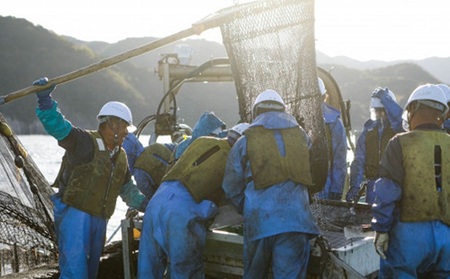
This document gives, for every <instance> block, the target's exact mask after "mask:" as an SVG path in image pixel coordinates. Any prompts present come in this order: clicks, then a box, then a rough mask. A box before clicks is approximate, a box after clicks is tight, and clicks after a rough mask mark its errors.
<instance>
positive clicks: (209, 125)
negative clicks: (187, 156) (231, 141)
mask: <svg viewBox="0 0 450 279" xmlns="http://www.w3.org/2000/svg"><path fill="white" fill-rule="evenodd" d="M225 128H226V125H225V122H223V121H222V120H221V119H220V118H219V117H217V116H216V115H215V114H214V112H204V113H203V114H202V115H201V116H200V118H199V119H198V120H197V123H195V126H194V129H193V130H192V135H191V136H190V137H187V138H186V139H184V140H181V141H180V143H179V144H177V145H176V146H175V148H174V151H173V153H172V156H171V159H170V165H169V167H168V168H169V169H170V168H171V167H172V166H173V164H175V162H176V161H177V160H178V158H180V157H181V154H183V152H184V150H186V148H187V147H188V146H189V145H190V144H191V143H192V142H193V141H194V140H196V139H197V138H199V137H202V136H213V137H220V138H223V137H225V136H226V131H225Z"/></svg>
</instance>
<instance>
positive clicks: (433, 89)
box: [33, 78, 450, 279]
mask: <svg viewBox="0 0 450 279" xmlns="http://www.w3.org/2000/svg"><path fill="white" fill-rule="evenodd" d="M47 82H48V80H47V79H46V78H41V79H39V80H37V81H35V82H34V83H33V84H34V85H46V87H45V88H46V89H43V90H41V91H39V92H38V93H37V97H38V108H37V109H36V113H37V116H38V118H39V119H40V121H41V122H42V124H43V125H44V128H45V129H46V131H47V132H48V133H49V134H50V135H52V136H53V137H54V138H56V139H57V140H58V144H59V145H60V146H61V147H62V148H64V149H65V150H66V152H65V154H64V157H63V160H62V164H61V169H60V171H59V174H58V176H57V178H56V180H55V183H54V185H53V186H54V187H57V188H58V192H57V193H55V194H54V195H53V196H52V201H53V203H54V217H55V228H56V233H57V240H58V249H59V267H60V278H92V279H94V278H96V277H97V273H98V267H99V260H100V256H101V252H102V249H103V245H104V240H105V234H106V226H107V222H108V219H109V218H110V217H111V215H112V214H113V212H114V208H115V204H116V199H117V197H118V196H119V195H120V196H121V198H122V199H123V200H124V202H125V203H126V204H127V205H128V206H129V207H131V208H134V209H136V210H138V211H140V212H145V214H144V217H143V218H144V219H143V228H142V232H141V236H140V242H139V243H140V244H139V255H138V274H137V275H138V278H163V276H164V274H165V272H166V269H167V270H168V272H169V273H170V277H171V278H204V271H203V261H202V249H203V248H204V246H205V242H206V226H207V224H208V223H209V222H210V221H211V220H212V219H213V218H214V216H215V215H216V214H217V212H218V207H219V206H221V205H223V204H225V203H231V204H232V205H233V206H234V207H235V208H236V210H237V212H238V213H240V214H242V215H243V217H244V226H243V228H244V233H243V234H244V249H243V259H244V277H245V278H266V277H267V274H268V273H269V267H271V272H272V274H273V275H274V278H306V276H307V266H308V261H309V254H310V246H309V241H310V239H311V238H313V237H315V236H317V235H318V234H320V231H319V228H318V226H317V224H316V222H315V219H314V217H313V215H312V212H311V209H310V198H311V193H310V191H309V190H310V189H312V186H314V181H318V179H317V177H315V176H316V175H317V172H314V171H313V166H312V164H311V154H310V150H311V145H312V143H311V140H310V138H309V136H308V134H307V133H306V132H305V130H304V129H303V128H302V127H301V126H300V125H299V124H298V122H297V120H296V118H295V117H293V116H292V115H290V114H289V113H287V111H286V105H285V102H284V100H283V99H282V98H281V96H280V95H279V94H278V93H277V92H276V91H274V90H270V89H267V90H265V91H263V92H261V93H260V94H259V95H258V97H257V98H256V99H255V100H254V103H253V105H252V111H251V114H252V115H251V116H252V121H251V123H250V124H248V123H240V124H237V125H236V126H234V127H233V128H231V129H230V130H228V131H227V130H225V128H226V126H225V123H224V122H223V121H222V120H220V118H219V117H217V116H216V115H215V114H214V113H210V112H206V113H204V114H203V115H202V116H201V117H200V119H199V120H198V122H197V123H196V125H195V127H194V129H193V130H192V131H189V133H191V135H190V137H187V138H183V136H181V138H182V140H181V142H179V143H178V142H177V140H178V139H175V138H174V139H173V141H174V143H172V144H159V143H155V144H151V145H149V146H147V147H145V148H144V147H142V146H139V144H136V143H138V141H137V139H136V138H135V137H133V135H132V134H131V135H130V133H129V131H128V128H129V127H130V126H132V124H133V121H132V114H131V110H130V109H129V108H128V107H127V106H126V105H125V104H124V103H121V102H115V101H112V102H108V103H106V104H105V105H104V106H103V107H102V108H101V110H100V112H99V114H98V116H97V119H98V121H99V127H98V130H96V131H88V130H84V129H81V128H78V127H75V126H73V125H72V124H71V123H70V121H68V120H67V119H65V118H64V116H63V115H62V114H61V112H60V110H59V108H58V106H57V102H56V101H55V100H53V99H52V97H51V93H52V91H53V90H54V88H55V86H50V87H47V86H48V85H47ZM318 88H319V89H320V91H321V93H322V94H323V95H324V100H326V99H325V98H326V88H325V86H324V84H323V82H322V81H321V80H320V79H319V81H318ZM449 101H450V89H449V88H448V86H446V85H443V84H439V85H433V84H425V85H421V86H419V87H417V88H416V89H415V90H414V91H413V92H412V93H411V95H410V97H409V99H408V101H407V104H406V106H405V108H404V109H402V108H401V107H400V106H399V105H398V104H397V102H396V99H395V96H394V94H393V93H392V92H391V91H390V90H389V89H388V88H376V89H375V90H374V92H373V93H372V102H371V109H372V111H373V118H371V119H369V120H368V121H367V122H366V124H365V125H364V130H363V132H362V134H361V135H360V136H359V138H358V143H357V147H356V154H355V159H354V161H353V162H352V164H351V168H350V170H351V171H350V189H349V191H348V192H347V193H346V195H345V199H346V200H347V201H353V200H354V199H355V198H358V196H359V193H360V192H361V186H360V185H361V184H363V183H362V181H363V178H364V177H365V178H366V180H367V187H366V189H365V191H366V201H367V202H368V203H369V204H372V213H373V217H374V218H373V221H372V228H373V230H374V231H375V232H376V233H375V239H374V242H375V248H376V251H377V253H378V254H379V255H380V272H379V278H421V277H423V278H425V277H426V276H428V277H426V278H448V277H450V261H449V259H450V238H448V237H447V236H448V235H449V234H450V208H449V205H450V202H449V201H450V138H449V137H450V136H449V135H448V133H447V132H446V131H445V130H444V127H449V126H450V125H448V123H444V121H445V120H446V119H447V113H448V110H449V109H448V102H449ZM322 110H323V112H324V122H325V124H326V129H327V135H328V137H327V138H328V149H329V154H330V156H329V157H330V163H329V171H328V178H327V182H326V185H325V187H324V188H323V190H322V191H321V192H319V193H316V194H315V195H316V196H317V197H318V198H325V199H335V200H341V199H342V197H343V193H342V191H343V189H344V183H345V176H346V173H347V167H346V166H347V165H346V157H344V158H342V156H346V153H347V145H346V138H345V131H344V129H343V127H342V126H340V125H342V123H340V119H339V111H338V110H336V109H335V108H333V107H331V106H329V105H327V104H325V102H324V105H323V107H322ZM124 139H126V140H125V143H124ZM122 144H123V147H124V148H125V149H126V151H125V150H124V148H122ZM342 165H344V167H342ZM447 170H449V171H447ZM132 176H134V178H135V181H136V182H137V183H135V182H134V181H133V179H132ZM136 184H137V185H136ZM413 251H414V252H413Z"/></svg>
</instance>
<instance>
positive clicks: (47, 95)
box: [33, 77, 56, 110]
mask: <svg viewBox="0 0 450 279" xmlns="http://www.w3.org/2000/svg"><path fill="white" fill-rule="evenodd" d="M47 83H48V78H46V77H43V78H40V79H38V80H35V81H34V82H33V85H40V86H44V85H46V84H47ZM55 87H56V85H52V86H50V87H49V88H46V89H44V90H41V91H38V92H36V95H37V97H38V104H39V108H40V109H41V110H49V109H51V108H52V107H53V102H52V97H51V93H52V92H53V90H55Z"/></svg>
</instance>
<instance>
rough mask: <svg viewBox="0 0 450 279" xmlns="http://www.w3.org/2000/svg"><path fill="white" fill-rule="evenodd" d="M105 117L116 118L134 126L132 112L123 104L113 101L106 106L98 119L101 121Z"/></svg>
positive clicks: (101, 110)
mask: <svg viewBox="0 0 450 279" xmlns="http://www.w3.org/2000/svg"><path fill="white" fill-rule="evenodd" d="M105 116H115V117H118V118H120V119H122V120H124V121H125V122H127V123H128V125H130V126H131V125H133V116H132V115H131V110H130V109H129V108H128V107H127V105H125V104H124V103H121V102H115V101H112V102H107V103H106V104H104V105H103V107H102V108H101V109H100V112H99V113H98V115H97V119H98V120H100V119H101V118H102V117H105Z"/></svg>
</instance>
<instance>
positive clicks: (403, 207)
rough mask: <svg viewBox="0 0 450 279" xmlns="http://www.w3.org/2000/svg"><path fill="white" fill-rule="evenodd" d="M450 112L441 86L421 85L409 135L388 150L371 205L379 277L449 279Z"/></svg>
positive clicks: (409, 109) (408, 119)
mask: <svg viewBox="0 0 450 279" xmlns="http://www.w3.org/2000/svg"><path fill="white" fill-rule="evenodd" d="M447 111H448V106H447V99H446V98H445V96H444V93H443V92H442V90H441V89H439V87H438V86H436V85H431V84H426V85H422V86H419V87H417V88H416V89H415V90H414V91H413V92H412V93H411V95H410V96H409V99H408V102H407V104H406V106H405V113H404V114H403V115H404V121H405V123H406V125H405V126H406V127H407V128H408V126H409V128H408V130H409V131H408V132H405V133H401V134H398V135H396V136H395V137H394V138H392V139H391V141H390V142H389V143H388V145H387V147H386V152H385V154H384V156H383V159H382V161H381V166H380V179H378V180H377V181H376V184H375V195H376V198H375V202H374V204H373V206H372V214H373V221H372V229H373V230H375V231H376V235H375V247H376V251H377V252H378V254H379V255H380V257H381V260H380V271H379V277H378V278H380V279H383V278H450V260H449V259H450V238H449V235H450V172H449V171H448V170H450V136H449V135H448V134H447V133H446V132H445V131H443V130H442V125H443V122H444V119H445V115H446V113H447Z"/></svg>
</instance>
